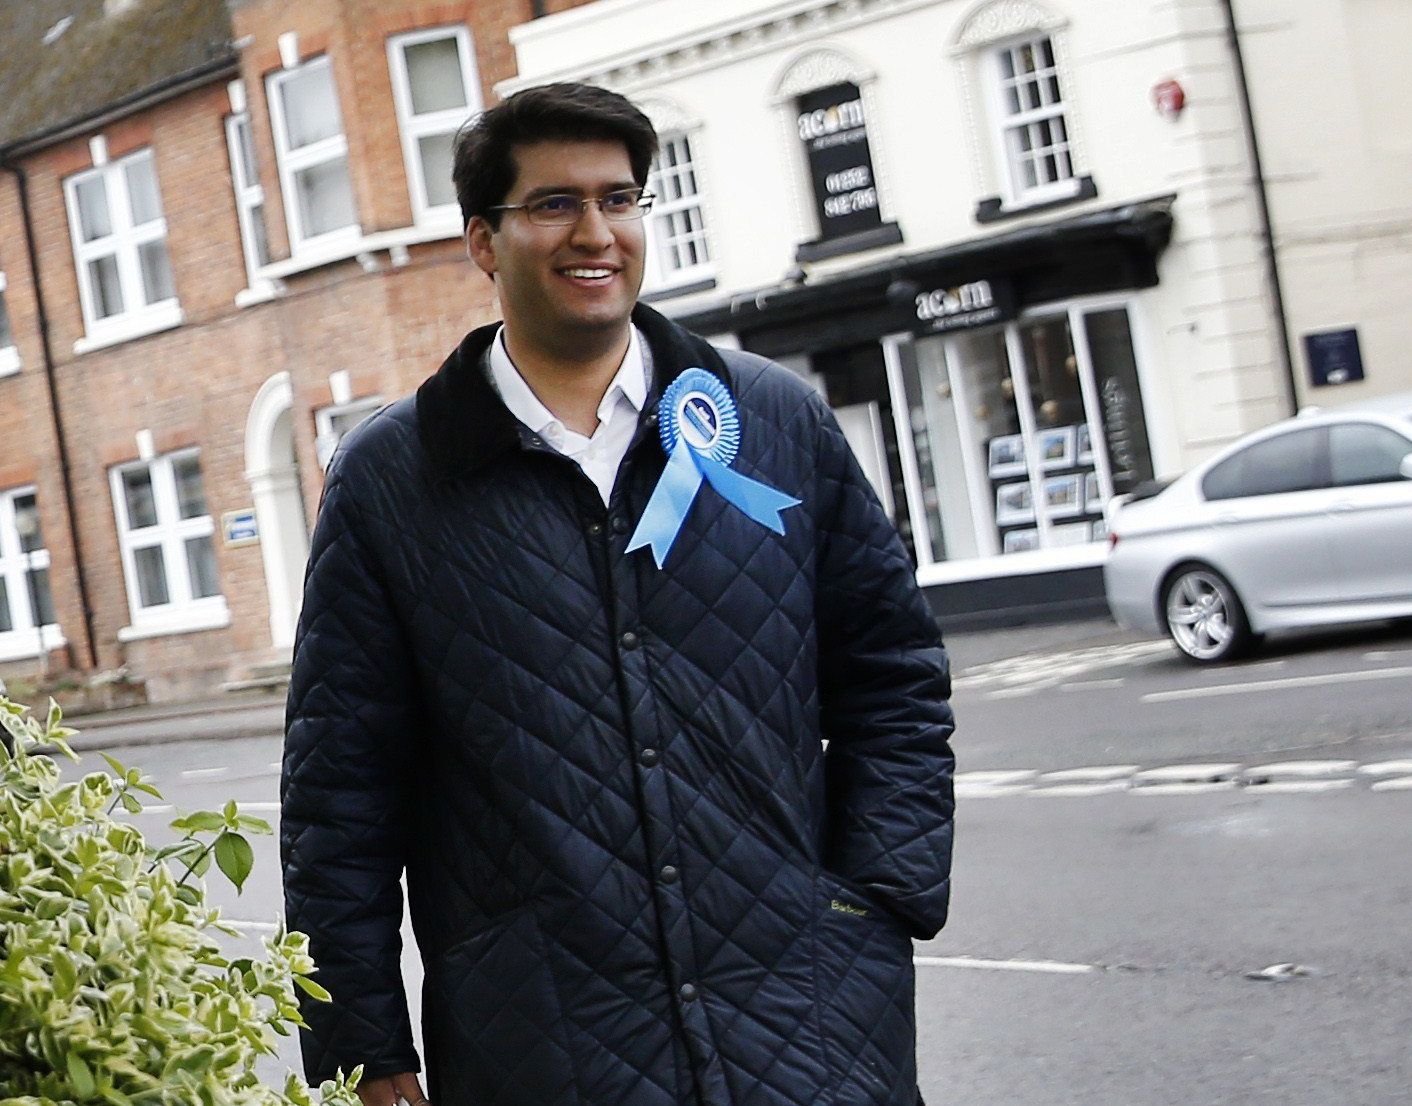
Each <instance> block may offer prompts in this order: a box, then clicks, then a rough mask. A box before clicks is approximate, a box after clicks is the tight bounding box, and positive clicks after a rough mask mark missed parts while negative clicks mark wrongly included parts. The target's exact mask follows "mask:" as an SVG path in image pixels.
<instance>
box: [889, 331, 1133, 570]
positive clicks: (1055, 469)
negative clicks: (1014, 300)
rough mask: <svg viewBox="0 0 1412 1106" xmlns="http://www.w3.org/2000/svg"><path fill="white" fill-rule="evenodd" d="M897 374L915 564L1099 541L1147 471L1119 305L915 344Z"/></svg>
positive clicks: (1130, 356) (1129, 344)
mask: <svg viewBox="0 0 1412 1106" xmlns="http://www.w3.org/2000/svg"><path fill="white" fill-rule="evenodd" d="M899 369H900V372H901V376H902V381H901V383H902V392H903V395H904V396H905V398H906V401H907V404H908V412H907V414H908V417H907V419H906V420H905V421H904V425H908V426H910V428H911V432H912V439H913V443H912V452H913V455H914V457H915V461H916V466H917V475H916V482H917V495H916V501H917V502H918V503H920V505H921V507H922V510H921V511H920V512H918V513H919V514H920V517H921V520H922V523H923V524H924V525H918V526H916V527H915V529H916V530H917V534H918V543H917V544H918V560H919V562H920V563H921V564H928V563H932V562H938V561H943V560H957V559H965V558H970V557H984V556H993V555H997V554H1000V555H1003V554H1012V553H1027V552H1031V551H1035V550H1044V549H1057V548H1062V547H1065V546H1072V545H1083V544H1087V543H1090V542H1095V541H1100V540H1102V539H1103V538H1105V537H1106V536H1107V534H1106V530H1105V529H1104V524H1103V511H1104V506H1105V504H1106V502H1107V500H1108V499H1109V498H1110V497H1111V496H1113V495H1114V494H1117V493H1118V492H1124V491H1129V490H1131V489H1132V488H1133V487H1135V486H1136V485H1137V484H1138V483H1141V482H1142V481H1143V480H1146V479H1150V478H1151V476H1152V463H1151V457H1150V450H1149V446H1148V440H1147V427H1146V419H1145V415H1144V412H1143V407H1142V394H1141V387H1140V382H1139V379H1138V371H1137V362H1136V357H1135V355H1134V350H1133V345H1132V340H1131V334H1130V330H1129V321H1128V313H1127V309H1126V308H1125V307H1116V308H1099V309H1079V308H1074V309H1071V310H1068V311H1065V312H1062V313H1059V314H1054V315H1049V316H1039V317H1036V318H1032V319H1025V320H1022V321H1020V322H1017V323H1011V324H1008V325H1006V326H1003V327H994V328H990V329H985V330H975V331H958V332H956V333H954V334H951V335H940V336H936V337H931V338H924V339H922V340H920V341H919V342H918V343H917V344H916V347H915V351H914V352H913V353H912V354H909V356H908V357H906V358H904V359H902V361H901V362H900V365H899Z"/></svg>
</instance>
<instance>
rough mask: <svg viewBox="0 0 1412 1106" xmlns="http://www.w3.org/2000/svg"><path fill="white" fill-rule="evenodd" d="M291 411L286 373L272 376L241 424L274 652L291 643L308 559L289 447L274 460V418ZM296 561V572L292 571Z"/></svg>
mask: <svg viewBox="0 0 1412 1106" xmlns="http://www.w3.org/2000/svg"><path fill="white" fill-rule="evenodd" d="M293 408H294V390H293V387H292V385H291V384H290V379H289V373H287V372H282V373H276V374H275V375H274V376H272V377H270V378H269V379H268V380H266V381H265V383H264V384H262V385H261V386H260V390H259V391H258V392H257V393H256V395H255V399H254V401H253V402H252V403H251V404H250V414H249V416H248V417H247V418H246V420H245V478H246V480H248V481H249V482H250V493H251V497H252V498H253V500H254V504H255V519H256V524H257V525H258V527H259V530H260V557H261V560H262V562H263V564H264V568H265V592H266V597H267V599H268V601H269V610H270V642H271V644H272V645H274V646H275V647H276V648H279V649H284V648H289V647H290V646H292V645H293V644H294V632H295V628H296V626H297V624H298V621H299V608H300V605H301V602H302V600H303V592H302V586H301V585H302V582H303V573H302V569H303V564H304V561H305V560H306V559H307V558H308V555H309V535H308V532H307V531H306V529H305V520H304V505H303V501H302V499H301V498H300V497H301V495H302V492H301V490H300V487H299V467H298V464H297V461H296V459H295V457H294V454H293V451H292V449H291V452H290V454H289V455H288V456H277V455H276V453H275V444H274V443H275V432H276V430H277V428H278V427H279V423H280V420H281V419H282V418H285V417H287V416H288V415H289V413H290V412H291V411H292V410H293ZM291 445H292V441H291ZM296 563H297V564H298V566H299V569H300V571H299V572H298V573H296V572H295V571H294V565H295V564H296Z"/></svg>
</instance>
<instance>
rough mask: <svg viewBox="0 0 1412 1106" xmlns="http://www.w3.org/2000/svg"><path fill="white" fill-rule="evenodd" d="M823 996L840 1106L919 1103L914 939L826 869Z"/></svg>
mask: <svg viewBox="0 0 1412 1106" xmlns="http://www.w3.org/2000/svg"><path fill="white" fill-rule="evenodd" d="M818 888H819V891H818V897H819V908H818V913H817V917H816V924H815V935H816V936H815V941H816V952H815V964H816V969H815V970H816V973H817V974H816V988H817V989H816V992H815V993H816V995H817V1000H818V1003H819V1021H820V1030H821V1032H822V1035H823V1044H824V1056H825V1060H826V1062H827V1065H828V1076H829V1082H830V1085H831V1087H832V1089H833V1096H832V1100H833V1103H834V1106H915V1104H916V1102H917V1058H916V1050H917V1045H916V1038H917V1029H916V1003H915V987H916V981H915V976H914V969H913V966H912V940H911V938H910V937H909V936H908V935H907V933H906V932H905V931H904V930H903V929H902V926H901V924H900V923H899V922H898V921H897V920H896V919H895V918H893V917H892V916H891V915H890V914H888V913H887V912H886V911H885V910H883V909H882V907H880V906H878V904H877V903H876V902H874V901H873V900H872V899H871V898H870V897H869V896H868V895H866V894H865V893H863V892H861V891H859V890H857V889H855V888H852V887H850V886H848V885H847V884H845V883H844V882H842V881H841V880H840V879H839V878H838V877H836V876H834V875H832V874H830V873H828V872H821V873H820V875H819V880H818Z"/></svg>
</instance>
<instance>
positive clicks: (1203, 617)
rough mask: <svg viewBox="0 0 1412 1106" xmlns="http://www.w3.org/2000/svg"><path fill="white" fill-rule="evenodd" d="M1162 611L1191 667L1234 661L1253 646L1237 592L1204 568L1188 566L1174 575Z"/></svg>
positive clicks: (1165, 594) (1213, 572)
mask: <svg viewBox="0 0 1412 1106" xmlns="http://www.w3.org/2000/svg"><path fill="white" fill-rule="evenodd" d="M1162 610H1163V613H1164V616H1165V618H1166V620H1167V633H1168V634H1169V635H1171V638H1172V642H1173V643H1174V644H1175V645H1176V647H1177V652H1178V653H1179V654H1180V655H1181V657H1182V659H1183V660H1186V661H1190V662H1191V663H1192V664H1219V663H1220V662H1221V661H1228V660H1234V659H1235V658H1236V657H1238V656H1240V655H1241V654H1242V653H1244V652H1245V651H1246V650H1248V649H1249V648H1250V646H1251V645H1252V644H1253V643H1254V635H1253V634H1252V633H1251V632H1250V624H1249V622H1247V621H1246V618H1245V608H1244V607H1242V606H1241V605H1240V599H1239V598H1238V597H1237V596H1236V593H1235V589H1234V588H1233V587H1231V585H1230V584H1229V583H1227V582H1226V578H1225V577H1224V576H1222V575H1221V574H1220V573H1219V572H1217V571H1216V570H1215V569H1211V568H1207V567H1205V566H1204V565H1187V566H1186V567H1184V568H1181V569H1179V570H1178V571H1177V572H1176V573H1174V574H1173V576H1172V578H1171V579H1170V580H1169V581H1168V582H1167V587H1166V590H1165V591H1164V592H1163V594H1162Z"/></svg>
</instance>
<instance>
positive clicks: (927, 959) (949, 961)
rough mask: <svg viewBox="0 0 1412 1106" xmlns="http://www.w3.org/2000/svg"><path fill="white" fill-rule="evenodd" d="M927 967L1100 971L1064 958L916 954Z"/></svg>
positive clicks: (1053, 972)
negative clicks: (1069, 961)
mask: <svg viewBox="0 0 1412 1106" xmlns="http://www.w3.org/2000/svg"><path fill="white" fill-rule="evenodd" d="M912 961H913V963H915V964H919V965H921V966H922V967H925V968H982V969H985V970H987V971H993V972H1048V973H1049V974H1051V975H1084V974H1086V973H1088V972H1096V971H1098V965H1096V964H1070V963H1066V962H1064V961H1062V960H987V959H985V958H983V957H979V956H914V957H913V958H912Z"/></svg>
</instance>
